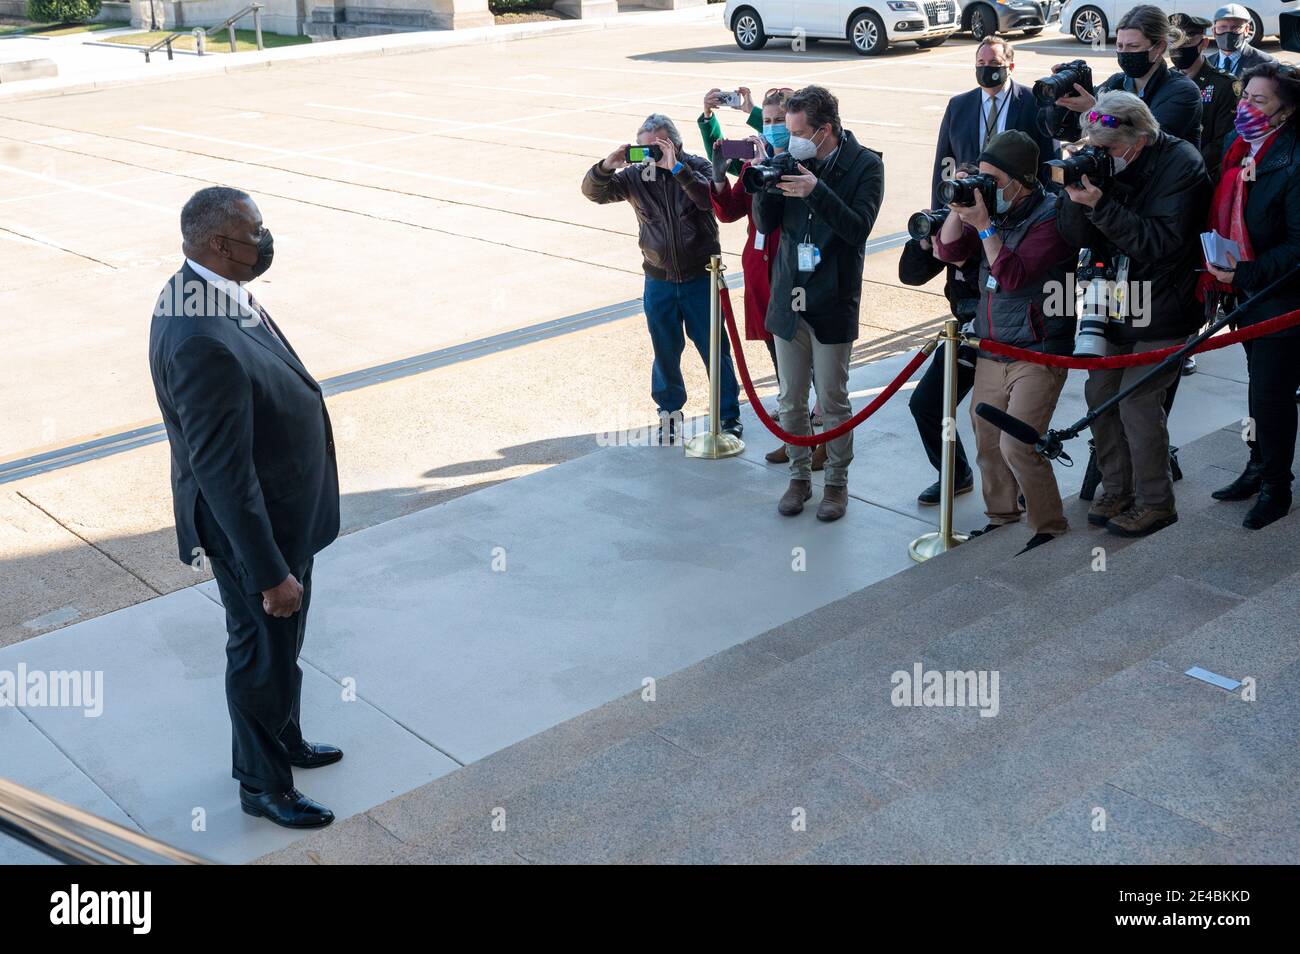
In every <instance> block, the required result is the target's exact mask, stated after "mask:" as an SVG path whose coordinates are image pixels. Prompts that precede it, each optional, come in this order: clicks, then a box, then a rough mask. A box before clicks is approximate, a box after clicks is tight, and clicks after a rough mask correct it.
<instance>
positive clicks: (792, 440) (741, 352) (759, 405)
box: [719, 285, 930, 447]
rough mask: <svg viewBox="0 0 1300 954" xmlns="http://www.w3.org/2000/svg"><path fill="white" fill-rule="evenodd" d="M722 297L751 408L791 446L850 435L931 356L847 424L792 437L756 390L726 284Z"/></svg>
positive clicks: (920, 357)
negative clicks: (773, 417)
mask: <svg viewBox="0 0 1300 954" xmlns="http://www.w3.org/2000/svg"><path fill="white" fill-rule="evenodd" d="M719 295H720V296H721V298H722V317H723V318H724V319H725V320H726V322H727V334H728V335H729V336H730V337H731V351H732V353H733V354H735V356H736V370H737V371H739V372H740V381H741V383H742V384H743V385H744V386H745V394H747V395H748V396H749V406H750V407H752V408H753V409H754V413H755V414H757V415H758V419H759V420H760V421H762V422H763V426H764V427H766V428H767V429H768V430H769V431H771V432H772V433H773V434H775V435H776V436H777V437H779V438H780V439H781V440H783V441H785V442H786V443H787V444H794V445H795V446H797V447H816V446H817V445H818V444H825V443H826V442H827V441H831V440H834V439H835V438H837V437H839V436H840V435H841V434H847V433H848V432H849V431H851V430H853V428H855V427H857V426H858V425H859V424H861V423H862V422H863V421H865V420H866V419H867V418H869V417H870V416H871V415H872V414H875V413H876V411H878V410H880V408H881V407H883V406H884V404H885V402H886V401H888V400H889V399H890V398H891V397H893V396H894V394H895V393H896V392H897V391H898V389H899V388H901V387H902V386H903V384H904V383H906V381H907V379H908V378H910V377H911V376H912V374H913V373H914V372H915V371H916V369H917V368H919V367H920V366H921V365H922V364H924V363H925V359H926V358H928V357H929V356H930V354H929V352H928V351H918V352H917V353H916V354H915V355H913V356H912V360H911V361H909V362H908V363H907V367H905V368H903V370H902V371H901V372H900V373H899V375H898V377H896V378H894V380H893V381H891V382H889V386H888V387H886V388H885V389H884V390H883V391H881V392H880V393H879V394H877V395H876V397H875V398H874V399H873V400H872V402H871V403H870V404H868V405H867V406H866V407H864V408H863V409H862V410H860V411H858V413H857V414H854V415H853V416H852V417H851V418H849V419H848V420H847V421H844V422H843V423H841V424H839V425H837V426H835V427H832V428H831V429H830V430H829V431H823V432H822V433H820V434H791V433H790V432H789V431H787V430H783V429H782V427H781V425H780V424H778V423H776V421H774V420H772V415H770V414H768V413H767V408H765V407H763V402H762V401H761V400H759V397H758V392H757V391H755V390H754V382H752V381H750V380H749V367H748V365H746V364H745V349H744V348H743V347H742V346H741V343H740V335H739V334H738V333H737V331H736V316H735V315H734V314H733V313H732V311H731V296H730V295H729V294H728V292H727V287H726V286H725V285H724V286H723V287H722V288H720V289H719Z"/></svg>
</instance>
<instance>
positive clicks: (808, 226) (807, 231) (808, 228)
mask: <svg viewBox="0 0 1300 954" xmlns="http://www.w3.org/2000/svg"><path fill="white" fill-rule="evenodd" d="M843 146H844V140H842V139H841V140H840V144H839V145H838V146H836V147H835V152H834V154H833V155H832V156H831V164H830V165H829V166H827V168H826V172H825V173H823V174H822V175H821V176H820V177H819V178H820V179H822V180H823V181H825V179H826V177H827V176H828V175H830V173H831V170H832V169H834V168H835V163H837V162H839V160H840V149H841V148H842V147H843ZM827 188H829V185H828V186H827ZM804 201H805V202H807V200H806V199H805V200H804ZM812 220H813V210H812V203H809V204H808V221H807V222H805V223H804V228H803V240H804V242H808V241H809V240H810V239H811V238H812Z"/></svg>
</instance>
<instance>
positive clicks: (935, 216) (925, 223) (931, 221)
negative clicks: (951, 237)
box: [907, 209, 951, 242]
mask: <svg viewBox="0 0 1300 954" xmlns="http://www.w3.org/2000/svg"><path fill="white" fill-rule="evenodd" d="M949 211H951V210H949V209H934V210H926V211H924V212H913V213H912V215H911V217H910V218H909V219H908V220H907V234H908V235H910V236H912V238H914V239H916V240H917V241H918V242H919V241H921V239H928V238H929V237H930V236H931V235H933V234H934V233H935V232H938V231H939V229H941V228H943V222H944V219H946V218H948V213H949Z"/></svg>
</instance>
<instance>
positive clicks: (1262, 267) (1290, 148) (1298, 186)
mask: <svg viewBox="0 0 1300 954" xmlns="http://www.w3.org/2000/svg"><path fill="white" fill-rule="evenodd" d="M1243 80H1244V82H1245V89H1244V90H1243V96H1242V100H1241V105H1240V106H1239V107H1238V110H1237V118H1236V121H1235V126H1236V129H1235V131H1234V132H1233V133H1230V134H1229V136H1228V150H1227V153H1226V154H1225V155H1224V158H1223V177H1222V178H1221V179H1220V180H1219V184H1218V186H1217V187H1216V189H1215V191H1214V201H1213V202H1212V204H1211V206H1210V221H1209V225H1210V228H1213V229H1215V230H1217V231H1218V232H1219V234H1220V235H1223V236H1225V237H1226V238H1229V239H1231V240H1233V241H1234V242H1236V243H1237V246H1238V248H1239V249H1240V251H1241V260H1240V261H1236V260H1234V259H1233V258H1232V256H1231V255H1229V256H1228V261H1227V262H1210V263H1208V264H1207V268H1208V270H1209V273H1210V275H1211V276H1212V277H1213V278H1214V280H1215V281H1217V282H1218V283H1220V286H1219V287H1220V288H1221V289H1222V290H1224V291H1226V292H1227V293H1228V294H1234V295H1237V296H1238V297H1239V299H1240V298H1247V299H1248V298H1249V296H1250V295H1251V294H1253V293H1255V292H1257V291H1258V289H1260V288H1262V287H1263V286H1265V285H1267V284H1268V283H1269V282H1271V281H1274V280H1276V279H1278V278H1280V277H1281V276H1282V275H1283V274H1284V273H1285V271H1286V270H1287V269H1292V270H1294V268H1295V263H1296V262H1297V261H1300V143H1297V141H1296V140H1297V136H1296V125H1297V123H1298V122H1300V119H1297V116H1300V70H1298V69H1297V68H1296V67H1294V66H1290V65H1288V64H1283V63H1277V62H1273V63H1265V64H1264V65H1262V66H1256V67H1254V68H1253V69H1251V70H1248V71H1247V72H1246V75H1245V76H1244V77H1243ZM1297 308H1300V282H1296V281H1294V280H1293V281H1291V282H1288V283H1284V284H1283V287H1282V288H1280V289H1278V290H1277V291H1274V292H1273V293H1272V294H1270V295H1269V296H1268V297H1267V298H1264V299H1261V300H1260V302H1259V304H1258V305H1256V306H1254V307H1252V308H1251V309H1250V310H1249V311H1248V312H1246V314H1245V316H1244V317H1243V318H1242V319H1241V324H1242V325H1253V324H1257V323H1259V322H1261V321H1264V320H1266V319H1268V318H1274V317H1276V316H1278V315H1284V314H1286V313H1287V312H1289V311H1294V310H1296V309H1297ZM1243 344H1244V346H1245V348H1246V366H1247V368H1248V369H1249V372H1250V418H1251V420H1253V421H1254V422H1255V440H1253V441H1251V442H1250V462H1249V463H1248V464H1247V465H1246V472H1245V473H1243V474H1242V475H1241V476H1240V477H1239V478H1237V479H1236V480H1235V481H1233V483H1232V484H1230V485H1229V486H1227V487H1224V488H1223V489H1222V490H1218V491H1215V493H1214V497H1215V498H1216V499H1219V500H1247V499H1249V498H1250V497H1252V496H1253V495H1254V494H1256V493H1258V494H1259V499H1258V500H1257V501H1256V502H1255V505H1254V506H1253V507H1252V508H1251V510H1250V512H1249V513H1248V514H1247V515H1246V519H1245V521H1244V523H1243V524H1242V525H1243V526H1245V527H1246V528H1248V529H1251V530H1258V529H1259V528H1260V527H1265V526H1268V525H1269V524H1270V523H1272V522H1274V521H1275V520H1278V519H1280V518H1282V517H1284V516H1286V514H1287V512H1288V511H1289V510H1290V508H1291V483H1292V481H1293V480H1294V475H1293V474H1292V473H1291V465H1292V461H1293V459H1294V458H1295V444H1296V404H1295V392H1296V388H1297V387H1300V327H1297V328H1288V329H1287V330H1285V331H1278V332H1275V333H1274V334H1271V335H1265V336H1264V337H1262V338H1256V339H1254V340H1253V341H1246V342H1243Z"/></svg>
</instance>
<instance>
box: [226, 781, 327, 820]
mask: <svg viewBox="0 0 1300 954" xmlns="http://www.w3.org/2000/svg"><path fill="white" fill-rule="evenodd" d="M239 807H240V808H242V809H243V810H244V814H245V815H252V816H253V817H254V818H265V819H267V820H268V821H273V822H275V823H276V824H277V825H279V826H280V827H282V828H324V827H325V826H326V825H328V824H329V823H330V822H332V821H333V820H334V813H333V812H332V811H330V810H329V809H328V808H326V807H325V806H324V805H321V804H320V803H319V802H313V801H312V800H311V799H310V798H308V797H307V796H306V795H304V794H303V793H302V792H300V791H298V790H297V789H296V788H291V789H289V790H288V791H287V792H255V791H253V790H252V789H250V788H248V787H247V786H245V785H240V786H239Z"/></svg>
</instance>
